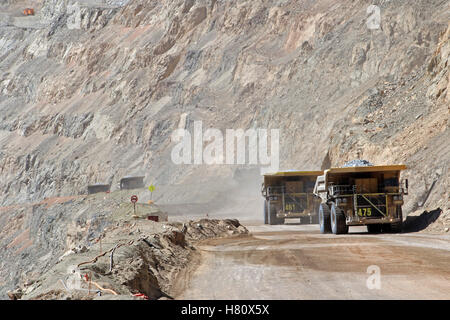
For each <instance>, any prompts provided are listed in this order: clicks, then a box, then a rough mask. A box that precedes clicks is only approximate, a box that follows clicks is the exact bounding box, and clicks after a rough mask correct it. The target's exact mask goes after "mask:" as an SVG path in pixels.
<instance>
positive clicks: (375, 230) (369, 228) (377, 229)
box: [367, 224, 382, 233]
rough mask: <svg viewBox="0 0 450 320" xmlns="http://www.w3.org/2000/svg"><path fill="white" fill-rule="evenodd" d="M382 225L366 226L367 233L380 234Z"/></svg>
mask: <svg viewBox="0 0 450 320" xmlns="http://www.w3.org/2000/svg"><path fill="white" fill-rule="evenodd" d="M381 229H382V225H381V224H368V225H367V232H369V233H381Z"/></svg>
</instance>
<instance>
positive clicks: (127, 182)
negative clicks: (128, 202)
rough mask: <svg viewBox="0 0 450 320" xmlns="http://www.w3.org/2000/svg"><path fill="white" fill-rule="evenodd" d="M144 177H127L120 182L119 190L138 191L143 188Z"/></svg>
mask: <svg viewBox="0 0 450 320" xmlns="http://www.w3.org/2000/svg"><path fill="white" fill-rule="evenodd" d="M144 178H145V177H144V176H136V177H131V176H127V177H124V178H122V179H121V180H120V183H119V187H120V190H130V189H140V188H144Z"/></svg>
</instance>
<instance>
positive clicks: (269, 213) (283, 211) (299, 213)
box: [261, 171, 323, 224]
mask: <svg viewBox="0 0 450 320" xmlns="http://www.w3.org/2000/svg"><path fill="white" fill-rule="evenodd" d="M321 174H323V171H285V172H277V173H271V174H265V175H264V182H263V184H262V190H261V193H262V195H263V197H264V198H265V200H264V223H265V224H283V223H284V219H286V218H288V219H290V218H300V223H304V224H308V223H318V218H317V208H318V206H319V204H320V199H318V198H317V197H316V196H314V194H313V193H312V192H313V189H314V185H315V182H316V178H317V176H319V175H321Z"/></svg>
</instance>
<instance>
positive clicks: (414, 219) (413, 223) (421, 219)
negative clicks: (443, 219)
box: [403, 208, 442, 232]
mask: <svg viewBox="0 0 450 320" xmlns="http://www.w3.org/2000/svg"><path fill="white" fill-rule="evenodd" d="M441 213H442V209H441V208H437V209H434V210H432V211H429V212H428V211H424V212H423V213H422V214H421V215H420V216H409V217H406V220H405V221H404V222H403V232H419V231H421V230H424V229H426V228H427V227H428V226H429V225H430V224H432V223H433V222H434V221H436V220H437V218H439V216H440V215H441Z"/></svg>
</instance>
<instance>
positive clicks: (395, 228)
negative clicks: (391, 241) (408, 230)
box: [389, 207, 403, 233]
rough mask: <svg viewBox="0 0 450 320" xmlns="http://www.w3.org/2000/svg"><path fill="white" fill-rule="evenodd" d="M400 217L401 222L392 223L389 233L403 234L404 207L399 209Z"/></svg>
mask: <svg viewBox="0 0 450 320" xmlns="http://www.w3.org/2000/svg"><path fill="white" fill-rule="evenodd" d="M397 212H398V217H399V218H400V221H399V222H395V223H391V225H390V228H389V229H390V230H389V232H391V233H401V232H402V226H403V213H402V207H397Z"/></svg>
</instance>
